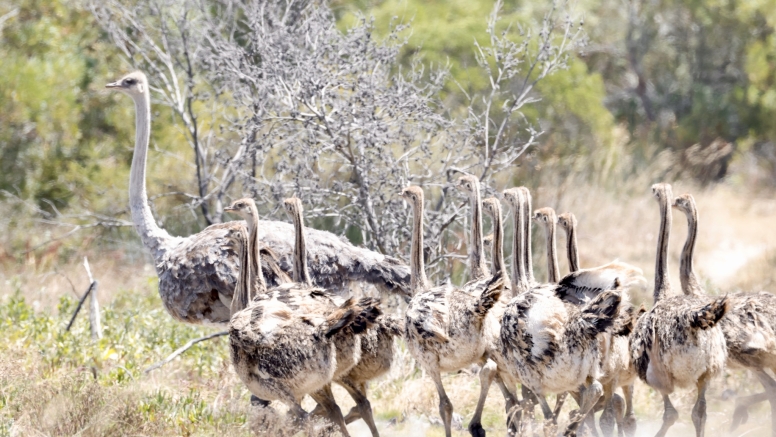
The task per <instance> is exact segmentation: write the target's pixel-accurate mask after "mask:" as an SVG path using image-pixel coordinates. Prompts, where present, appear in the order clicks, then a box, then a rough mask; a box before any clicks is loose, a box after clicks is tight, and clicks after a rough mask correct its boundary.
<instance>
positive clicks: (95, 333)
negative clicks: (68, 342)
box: [84, 257, 102, 340]
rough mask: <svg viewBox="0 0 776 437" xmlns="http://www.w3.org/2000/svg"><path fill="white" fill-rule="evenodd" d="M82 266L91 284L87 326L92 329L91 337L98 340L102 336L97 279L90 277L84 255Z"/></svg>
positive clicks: (90, 272) (87, 262) (89, 270)
mask: <svg viewBox="0 0 776 437" xmlns="http://www.w3.org/2000/svg"><path fill="white" fill-rule="evenodd" d="M84 268H85V269H86V274H87V275H88V276H89V283H90V284H91V285H90V287H89V288H90V289H91V290H92V292H91V296H89V328H90V329H91V331H92V339H93V340H99V339H101V338H102V327H101V326H100V304H99V302H97V281H95V280H94V278H93V277H92V271H91V269H89V260H88V259H87V258H86V257H84Z"/></svg>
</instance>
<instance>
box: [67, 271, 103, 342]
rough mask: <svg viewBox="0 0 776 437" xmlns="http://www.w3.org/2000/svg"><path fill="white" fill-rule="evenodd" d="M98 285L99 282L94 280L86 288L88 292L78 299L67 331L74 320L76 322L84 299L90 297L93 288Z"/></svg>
mask: <svg viewBox="0 0 776 437" xmlns="http://www.w3.org/2000/svg"><path fill="white" fill-rule="evenodd" d="M96 286H97V284H95V283H94V282H92V283H91V284H89V288H87V289H86V293H84V295H83V296H81V298H80V299H78V305H77V306H76V307H75V311H74V312H73V316H72V317H70V323H68V324H67V327H65V332H67V331H69V330H70V328H72V327H73V322H75V316H77V315H78V312H79V311H81V307H82V306H83V304H84V301H85V300H86V298H87V297H89V294H90V293H91V292H92V289H93V288H94V287H96Z"/></svg>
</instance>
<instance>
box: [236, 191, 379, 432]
mask: <svg viewBox="0 0 776 437" xmlns="http://www.w3.org/2000/svg"><path fill="white" fill-rule="evenodd" d="M283 205H284V207H285V209H286V212H287V213H288V215H289V217H290V218H291V220H292V222H293V223H294V230H295V238H294V242H295V244H294V259H293V274H294V278H293V279H294V281H293V282H289V283H284V284H281V285H279V286H277V287H274V288H272V289H270V290H266V288H265V286H264V284H263V283H262V282H261V281H254V282H253V284H254V287H253V288H254V290H255V291H254V292H253V295H254V296H258V298H259V299H260V300H263V301H265V302H266V301H274V302H278V303H279V304H282V305H283V306H284V307H285V308H287V309H288V310H290V311H292V312H294V314H296V315H304V316H317V317H326V316H327V315H328V314H330V313H332V312H333V311H336V309H337V307H336V305H335V304H334V302H333V298H332V296H331V295H329V294H328V293H327V292H326V291H325V290H323V289H321V288H318V287H314V286H312V285H311V284H312V281H311V279H310V277H309V274H308V273H307V252H306V247H307V245H306V239H305V229H304V223H303V218H302V203H301V201H300V200H299V199H297V198H290V199H286V200H285V201H284V202H283ZM226 210H227V211H231V212H234V213H236V214H238V215H240V216H241V217H243V218H244V219H245V220H246V223H247V227H248V231H249V241H250V242H251V243H252V245H250V244H249V246H248V249H247V251H248V252H249V253H251V254H255V253H256V250H257V244H258V242H257V239H256V238H254V237H253V236H254V234H255V233H256V232H257V230H256V228H257V227H258V211H257V210H256V204H255V203H254V201H253V199H249V198H245V199H239V200H236V201H235V202H234V203H233V204H232V206H230V207H228V208H226ZM250 265H251V266H252V268H253V269H255V268H256V267H257V266H256V264H255V263H251V264H250ZM248 270H251V269H248ZM251 274H252V275H255V276H258V272H257V271H255V270H252V271H251ZM353 308H354V310H356V311H357V316H356V318H355V320H354V321H353V323H351V324H350V326H348V327H345V328H343V329H342V330H340V331H339V332H337V333H336V334H334V335H333V336H332V341H333V343H334V345H335V348H336V353H337V362H336V367H335V371H334V373H333V375H332V378H340V377H341V376H343V375H346V374H347V373H348V372H349V371H350V370H351V369H352V368H353V367H354V366H355V365H356V363H358V362H359V360H360V358H361V335H359V334H361V333H362V332H364V330H365V329H367V327H368V326H370V325H371V324H372V323H373V322H374V320H375V318H376V317H377V316H379V314H380V311H379V309H378V307H377V302H376V301H375V300H372V299H361V300H360V301H359V303H358V306H354V307H353ZM310 396H311V397H312V398H313V399H314V400H315V401H316V402H318V405H319V408H318V409H316V411H315V413H321V414H325V415H326V416H327V417H328V418H329V420H331V421H332V422H333V423H336V424H338V425H339V426H340V429H341V431H342V433H343V434H344V435H347V428H346V426H345V425H346V424H345V421H344V419H343V417H342V412H341V410H340V408H339V406H337V404H336V402H335V401H334V395H333V393H332V391H331V386H330V384H329V383H327V384H325V385H324V386H323V387H322V388H321V390H318V391H315V392H312V393H310ZM359 400H360V399H359ZM252 401H254V402H260V401H258V400H254V399H252ZM369 413H371V410H370V412H369ZM365 417H368V418H370V419H371V414H366V415H365ZM367 422H368V421H367ZM372 424H373V422H372Z"/></svg>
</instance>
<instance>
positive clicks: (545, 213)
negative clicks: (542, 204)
mask: <svg viewBox="0 0 776 437" xmlns="http://www.w3.org/2000/svg"><path fill="white" fill-rule="evenodd" d="M533 219H534V220H536V221H537V222H538V223H542V224H544V225H545V226H546V225H549V224H552V223H557V222H558V216H556V215H555V210H554V209H552V208H539V209H537V210H536V211H534V215H533Z"/></svg>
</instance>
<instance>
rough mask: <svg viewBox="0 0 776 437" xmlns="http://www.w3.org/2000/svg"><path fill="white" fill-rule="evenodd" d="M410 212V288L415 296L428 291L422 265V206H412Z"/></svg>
mask: <svg viewBox="0 0 776 437" xmlns="http://www.w3.org/2000/svg"><path fill="white" fill-rule="evenodd" d="M412 212H413V216H412V247H411V253H410V287H411V288H412V293H413V294H416V293H420V292H422V291H424V290H427V289H428V279H426V270H425V266H424V265H423V204H422V203H421V204H413V207H412Z"/></svg>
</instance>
